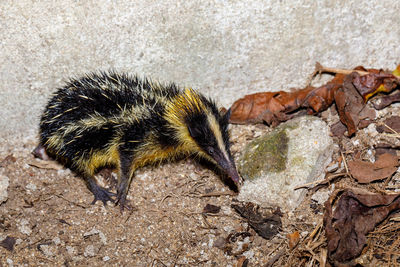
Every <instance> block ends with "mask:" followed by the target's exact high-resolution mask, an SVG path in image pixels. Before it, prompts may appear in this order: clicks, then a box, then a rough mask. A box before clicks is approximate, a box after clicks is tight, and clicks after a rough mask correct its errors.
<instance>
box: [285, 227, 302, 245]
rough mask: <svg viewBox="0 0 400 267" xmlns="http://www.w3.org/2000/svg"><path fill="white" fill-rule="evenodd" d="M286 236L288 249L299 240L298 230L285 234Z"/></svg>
mask: <svg viewBox="0 0 400 267" xmlns="http://www.w3.org/2000/svg"><path fill="white" fill-rule="evenodd" d="M286 237H287V238H288V241H289V248H290V249H293V248H294V247H295V246H297V244H298V243H299V241H300V234H299V232H298V231H296V232H293V233H291V234H287V235H286Z"/></svg>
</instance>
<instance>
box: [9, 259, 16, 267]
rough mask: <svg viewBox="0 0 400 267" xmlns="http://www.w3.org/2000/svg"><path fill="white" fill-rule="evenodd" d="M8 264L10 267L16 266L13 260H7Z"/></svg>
mask: <svg viewBox="0 0 400 267" xmlns="http://www.w3.org/2000/svg"><path fill="white" fill-rule="evenodd" d="M7 264H8V266H10V267H12V266H14V262H13V260H12V259H7Z"/></svg>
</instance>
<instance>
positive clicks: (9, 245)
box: [0, 236, 16, 251]
mask: <svg viewBox="0 0 400 267" xmlns="http://www.w3.org/2000/svg"><path fill="white" fill-rule="evenodd" d="M15 242H16V240H15V238H14V237H11V236H7V237H6V238H5V239H4V240H3V241H1V242H0V246H2V247H3V248H5V249H7V250H8V251H13V250H14V245H15Z"/></svg>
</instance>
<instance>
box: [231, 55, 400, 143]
mask: <svg viewBox="0 0 400 267" xmlns="http://www.w3.org/2000/svg"><path fill="white" fill-rule="evenodd" d="M399 69H400V65H399V66H398V67H397V69H396V70H395V71H393V72H392V73H390V72H387V71H383V70H376V69H368V70H367V69H365V68H363V67H357V68H355V69H354V70H338V69H332V68H324V67H322V66H321V65H320V64H319V63H317V65H316V72H315V73H314V75H313V76H315V74H316V73H321V72H334V73H336V75H335V77H334V78H333V79H332V80H331V81H330V82H328V83H326V84H325V85H323V86H320V87H317V88H315V87H312V86H307V87H306V88H304V89H299V90H292V92H284V91H278V92H265V93H255V94H250V95H246V96H245V97H243V98H241V99H239V100H237V101H235V102H234V103H233V105H232V106H231V111H232V114H231V118H230V122H231V123H237V124H257V123H266V124H268V125H271V126H276V125H278V124H279V123H281V122H284V121H287V120H289V119H292V118H293V117H295V116H297V115H301V114H304V113H307V114H309V115H311V114H316V113H319V112H321V111H324V110H326V109H327V108H328V107H330V106H331V105H332V103H336V107H337V109H338V113H339V117H340V121H341V122H342V123H343V125H345V126H346V128H347V132H348V133H347V135H348V136H352V135H353V134H354V133H355V132H356V130H357V129H359V128H363V127H366V126H367V125H368V124H369V123H370V122H371V120H373V119H374V118H375V112H374V110H373V109H370V108H368V107H367V106H366V102H367V101H368V100H369V99H370V98H371V97H372V96H374V95H376V94H377V93H381V92H383V93H390V92H392V91H393V90H395V89H397V88H398V87H399V85H400V77H399V76H398V72H399ZM392 100H393V99H391V100H390V101H392ZM393 101H396V99H394V100H393ZM393 101H392V102H393ZM338 127H339V128H338V129H337V132H340V133H341V132H343V131H342V129H340V128H343V127H340V125H339V126H338Z"/></svg>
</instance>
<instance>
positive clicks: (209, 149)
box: [207, 147, 214, 155]
mask: <svg viewBox="0 0 400 267" xmlns="http://www.w3.org/2000/svg"><path fill="white" fill-rule="evenodd" d="M207 152H208V154H209V155H213V154H214V148H212V147H208V148H207Z"/></svg>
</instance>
